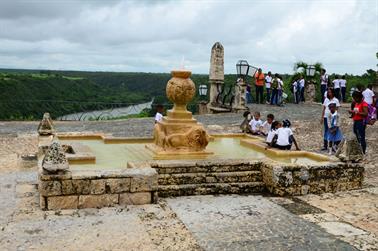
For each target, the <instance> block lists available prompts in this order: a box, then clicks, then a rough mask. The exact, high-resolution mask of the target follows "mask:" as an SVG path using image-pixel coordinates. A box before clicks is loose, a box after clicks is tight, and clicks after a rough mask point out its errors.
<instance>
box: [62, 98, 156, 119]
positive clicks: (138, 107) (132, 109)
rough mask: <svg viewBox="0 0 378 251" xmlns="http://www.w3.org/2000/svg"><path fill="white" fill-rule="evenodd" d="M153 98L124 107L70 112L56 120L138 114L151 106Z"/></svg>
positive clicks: (111, 117) (105, 117) (108, 117)
mask: <svg viewBox="0 0 378 251" xmlns="http://www.w3.org/2000/svg"><path fill="white" fill-rule="evenodd" d="M152 102H153V100H151V101H150V102H146V103H142V104H135V105H130V106H125V107H117V108H113V109H105V110H97V111H86V112H78V113H71V114H67V115H63V116H61V117H58V118H57V120H75V121H88V120H106V119H113V118H117V117H121V116H127V115H132V114H139V113H140V112H141V111H143V110H144V109H146V108H149V109H150V108H151V106H152Z"/></svg>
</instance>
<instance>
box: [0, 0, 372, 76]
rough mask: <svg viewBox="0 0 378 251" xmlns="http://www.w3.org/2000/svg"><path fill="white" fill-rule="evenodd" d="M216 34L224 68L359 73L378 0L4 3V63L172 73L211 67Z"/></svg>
mask: <svg viewBox="0 0 378 251" xmlns="http://www.w3.org/2000/svg"><path fill="white" fill-rule="evenodd" d="M216 41H219V42H221V43H222V44H223V46H224V49H225V71H226V73H235V71H236V70H235V63H236V61H237V60H238V59H247V60H248V62H249V63H250V64H251V65H254V66H258V67H262V68H263V70H264V71H267V70H271V71H272V72H279V73H292V72H293V64H294V62H296V61H299V60H303V61H305V62H308V63H314V62H321V63H323V65H324V66H325V67H326V68H327V70H328V72H336V73H345V72H348V73H354V74H361V73H364V72H365V70H366V69H369V68H372V69H376V64H377V59H376V56H375V54H376V52H377V51H378V0H333V1H320V0H319V1H310V0H291V1H285V0H275V1H274V0H264V1H252V0H250V1H248V0H230V1H226V0H220V1H216V0H207V1H200V0H197V1H196V0H192V1H163V0H156V1H147V0H141V1H115V0H114V1H112V0H108V1H105V0H104V1H100V0H98V1H89V0H88V1H84V0H23V1H20V0H0V68H28V69H56V70H91V71H92V70H94V71H138V72H169V71H170V70H171V69H173V68H178V67H179V66H180V64H181V61H182V59H183V58H184V65H185V68H188V69H191V70H192V71H193V73H208V71H209V61H210V51H211V47H212V45H213V44H214V43H215V42H216Z"/></svg>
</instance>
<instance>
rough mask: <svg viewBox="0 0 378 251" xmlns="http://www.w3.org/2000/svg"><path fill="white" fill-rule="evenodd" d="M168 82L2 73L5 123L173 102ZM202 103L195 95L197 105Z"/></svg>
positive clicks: (162, 78) (0, 102)
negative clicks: (46, 113)
mask: <svg viewBox="0 0 378 251" xmlns="http://www.w3.org/2000/svg"><path fill="white" fill-rule="evenodd" d="M376 76H377V75H376V71H373V70H368V71H367V73H365V74H363V75H362V76H352V75H347V81H348V86H349V87H351V86H356V85H357V84H362V85H366V84H368V83H373V82H374V81H376ZM333 77H334V76H331V78H333ZM169 79H170V74H169V73H137V72H87V71H55V70H25V69H0V120H9V119H12V120H17V119H21V120H24V119H40V118H41V116H42V114H43V113H44V112H46V111H49V112H50V113H51V115H52V117H53V118H56V117H59V116H62V115H65V114H69V113H74V112H81V111H84V110H86V111H88V110H98V109H106V108H108V107H110V106H112V104H114V103H116V104H117V106H126V105H127V104H138V103H143V102H146V101H150V100H152V99H153V98H154V100H155V103H169V101H168V100H167V99H166V95H165V86H166V83H167V81H168V80H169ZM283 79H284V82H285V92H286V93H288V94H289V98H290V96H291V93H290V83H291V75H283ZM192 80H193V81H194V82H195V84H196V85H197V86H198V85H200V84H207V83H208V75H207V74H194V75H193V76H192ZM235 81H236V75H234V74H227V75H225V84H226V86H228V87H227V88H229V87H230V86H232V84H234V83H235ZM248 81H249V82H251V80H250V79H249V80H248ZM198 99H199V97H198V95H196V97H195V98H194V100H193V101H192V102H193V103H196V102H198Z"/></svg>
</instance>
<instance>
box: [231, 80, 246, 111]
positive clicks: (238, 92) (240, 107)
mask: <svg viewBox="0 0 378 251" xmlns="http://www.w3.org/2000/svg"><path fill="white" fill-rule="evenodd" d="M246 91H247V84H246V83H245V82H244V80H243V79H239V81H238V82H237V83H236V84H235V98H234V102H233V104H232V110H233V111H234V112H238V111H245V110H248V108H247V107H246Z"/></svg>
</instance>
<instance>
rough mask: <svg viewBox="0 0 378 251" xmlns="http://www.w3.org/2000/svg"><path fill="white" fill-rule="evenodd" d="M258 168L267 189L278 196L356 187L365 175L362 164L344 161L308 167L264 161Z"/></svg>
mask: <svg viewBox="0 0 378 251" xmlns="http://www.w3.org/2000/svg"><path fill="white" fill-rule="evenodd" d="M261 171H262V174H263V180H264V183H265V186H266V188H267V189H268V191H269V192H270V193H272V194H275V195H279V196H285V195H304V194H310V193H311V194H321V193H329V192H332V193H334V192H339V191H345V190H352V189H358V188H361V187H362V182H363V178H364V168H363V166H362V165H359V164H352V163H343V162H335V163H326V164H325V165H310V166H304V165H303V166H299V165H285V164H281V163H280V164H278V163H277V164H274V163H264V164H263V165H262V170H261Z"/></svg>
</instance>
